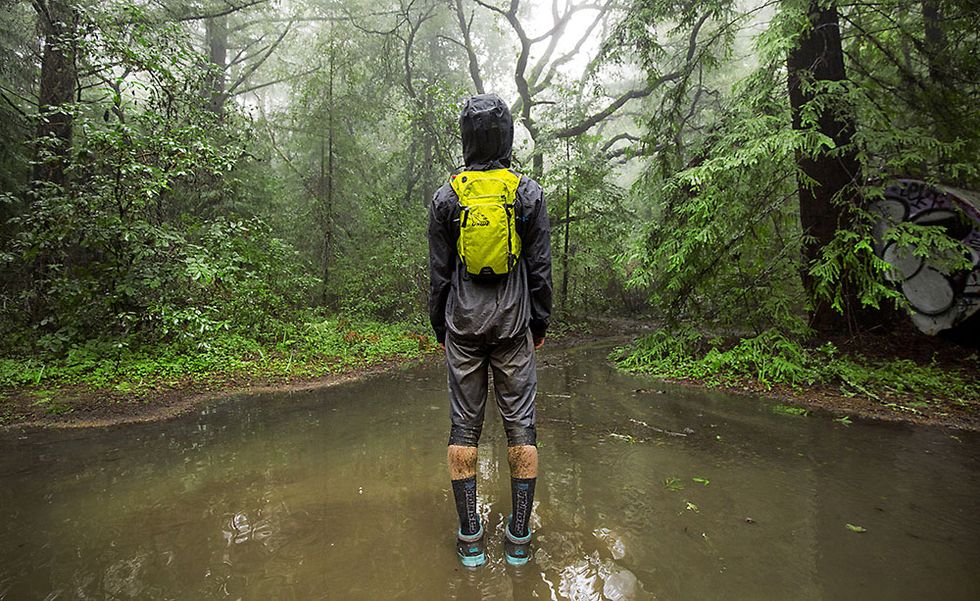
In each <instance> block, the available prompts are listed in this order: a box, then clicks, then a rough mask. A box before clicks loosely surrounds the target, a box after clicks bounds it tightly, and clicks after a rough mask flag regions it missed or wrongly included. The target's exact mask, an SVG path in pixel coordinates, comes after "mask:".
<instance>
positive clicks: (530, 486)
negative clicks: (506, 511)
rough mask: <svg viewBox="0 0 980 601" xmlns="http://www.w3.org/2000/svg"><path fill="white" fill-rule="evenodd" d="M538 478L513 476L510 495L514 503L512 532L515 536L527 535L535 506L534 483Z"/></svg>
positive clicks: (511, 523)
mask: <svg viewBox="0 0 980 601" xmlns="http://www.w3.org/2000/svg"><path fill="white" fill-rule="evenodd" d="M535 481H537V478H511V479H510V497H511V502H512V503H513V517H512V518H511V522H510V533H511V534H513V535H514V536H527V532H528V526H527V525H528V522H529V521H530V520H531V509H533V507H534V483H535Z"/></svg>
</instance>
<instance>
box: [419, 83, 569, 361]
mask: <svg viewBox="0 0 980 601" xmlns="http://www.w3.org/2000/svg"><path fill="white" fill-rule="evenodd" d="M459 126H460V131H461V133H462V138H463V158H464V160H465V162H466V169H467V170H487V169H501V168H509V167H510V159H511V148H512V146H513V140H514V124H513V120H512V119H511V115H510V110H509V109H508V108H507V105H505V104H504V102H503V101H502V100H501V99H500V98H499V97H497V95H496V94H480V95H478V96H473V97H472V98H469V99H468V100H467V101H466V103H465V105H464V106H463V111H462V114H461V115H460V117H459ZM515 204H516V205H517V218H518V223H517V233H518V235H520V237H521V258H520V261H518V263H517V266H516V267H515V268H514V269H513V270H512V271H511V272H510V273H509V274H508V275H507V276H504V277H502V278H497V279H491V280H486V279H479V278H471V277H470V276H468V275H467V274H466V270H465V269H464V268H463V263H462V261H461V260H460V258H459V255H458V253H457V251H456V241H457V239H458V238H459V199H458V197H457V196H456V192H455V191H454V190H453V189H452V186H451V185H450V184H449V183H448V182H447V183H446V184H443V186H442V187H441V188H439V190H437V191H436V193H435V195H434V196H433V198H432V203H431V205H430V206H429V320H430V322H431V323H432V329H433V330H434V331H435V334H436V338H437V339H438V340H439V342H440V343H442V342H445V340H446V332H447V331H448V332H449V333H451V334H452V335H453V337H454V338H457V339H461V340H468V341H474V342H483V343H491V344H492V343H496V342H500V341H502V340H508V339H511V338H515V337H517V336H521V335H523V334H524V333H525V332H526V331H527V329H528V328H530V329H531V333H532V334H533V335H534V336H535V337H536V338H540V337H542V336H544V335H545V332H546V331H547V329H548V319H549V317H550V316H551V298H552V285H551V224H550V222H549V221H548V209H547V207H546V206H545V202H544V193H543V191H542V189H541V186H540V185H539V184H538V183H537V182H536V181H534V180H532V179H530V178H528V177H524V176H522V177H521V183H520V185H519V186H518V189H517V200H516V201H515Z"/></svg>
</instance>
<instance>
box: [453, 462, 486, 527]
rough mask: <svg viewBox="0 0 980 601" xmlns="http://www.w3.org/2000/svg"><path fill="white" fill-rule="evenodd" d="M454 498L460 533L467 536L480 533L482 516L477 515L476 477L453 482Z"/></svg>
mask: <svg viewBox="0 0 980 601" xmlns="http://www.w3.org/2000/svg"><path fill="white" fill-rule="evenodd" d="M453 496H454V497H456V513H458V514H459V531H460V532H462V533H463V534H466V535H470V534H476V533H477V532H479V531H480V516H479V514H477V513H476V476H470V477H469V478H463V479H461V480H453Z"/></svg>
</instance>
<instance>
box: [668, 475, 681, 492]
mask: <svg viewBox="0 0 980 601" xmlns="http://www.w3.org/2000/svg"><path fill="white" fill-rule="evenodd" d="M664 488H666V489H667V490H669V491H671V492H677V491H679V490H684V484H683V483H681V479H680V478H675V477H674V476H668V477H667V478H664Z"/></svg>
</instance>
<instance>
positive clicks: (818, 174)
mask: <svg viewBox="0 0 980 601" xmlns="http://www.w3.org/2000/svg"><path fill="white" fill-rule="evenodd" d="M821 4H822V3H820V2H817V1H816V0H811V1H810V2H809V7H808V14H809V21H810V24H811V25H812V28H811V29H810V30H808V31H806V32H804V33H803V35H801V36H800V41H799V45H798V46H797V47H796V48H794V49H793V50H791V51H790V52H789V56H788V57H787V60H786V63H787V68H788V74H789V81H788V83H789V100H790V106H791V108H792V115H793V128H794V129H803V124H802V123H801V115H802V108H803V107H804V106H805V105H806V104H807V103H808V102H810V101H812V100H813V99H814V95H813V93H812V92H811V91H809V90H806V89H804V87H805V86H804V84H803V82H804V81H806V80H807V79H810V78H812V80H813V81H817V82H819V81H843V80H846V79H847V75H846V73H845V71H844V53H843V50H842V48H841V39H840V30H839V28H838V14H837V7H836V5H834V4H830V5H829V6H825V7H824V8H821ZM817 128H818V130H819V131H820V133H822V134H824V135H826V136H828V137H830V138H831V139H832V140H833V141H834V144H835V146H836V148H837V149H841V148H843V149H844V151H843V153H841V151H840V150H834V151H832V154H831V153H827V152H823V153H821V154H820V155H819V156H817V157H816V158H810V157H807V156H804V155H802V154H801V155H799V156H798V157H797V165H798V166H799V168H800V171H802V173H803V174H804V176H805V177H807V178H809V179H812V180H813V182H814V184H813V186H812V188H811V187H808V186H807V185H806V184H805V183H804V181H803V179H804V178H803V177H801V178H800V180H801V181H800V182H799V184H798V186H799V197H800V225H801V226H802V229H803V233H804V234H805V235H807V236H812V240H811V241H809V242H806V243H804V245H803V272H802V277H803V284H804V286H805V287H806V289H807V292H808V293H810V295H811V298H813V291H814V281H813V279H812V278H811V277H810V276H809V274H808V273H807V270H808V268H809V266H810V264H811V263H812V262H813V261H814V260H815V259H817V258H819V256H820V251H821V249H822V248H823V247H824V246H825V245H826V244H827V243H829V242H830V241H831V240H832V239H833V237H834V233H835V232H836V231H837V229H838V228H839V227H841V226H845V225H846V219H847V205H848V204H850V203H856V202H858V190H857V185H858V183H859V182H860V165H859V163H858V160H857V157H856V156H855V154H854V151H853V150H852V149H850V144H851V136H852V135H853V132H854V124H853V122H851V120H850V119H847V118H842V117H840V116H839V115H838V113H837V112H836V111H835V110H834V108H833V107H831V108H828V109H827V110H824V111H823V112H821V113H820V114H819V116H818V122H817ZM815 302H816V301H815ZM856 308H857V303H856V300H855V299H854V298H847V299H845V315H840V314H838V313H837V312H835V311H834V310H833V309H832V308H831V307H830V305H829V304H827V303H824V302H818V303H817V304H816V305H815V306H814V308H813V311H812V313H811V315H810V325H811V327H813V328H814V329H815V330H817V331H818V332H824V333H831V332H840V331H845V330H847V329H849V328H850V326H851V325H853V324H851V323H850V321H851V318H853V311H854V310H855V309H856Z"/></svg>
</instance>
